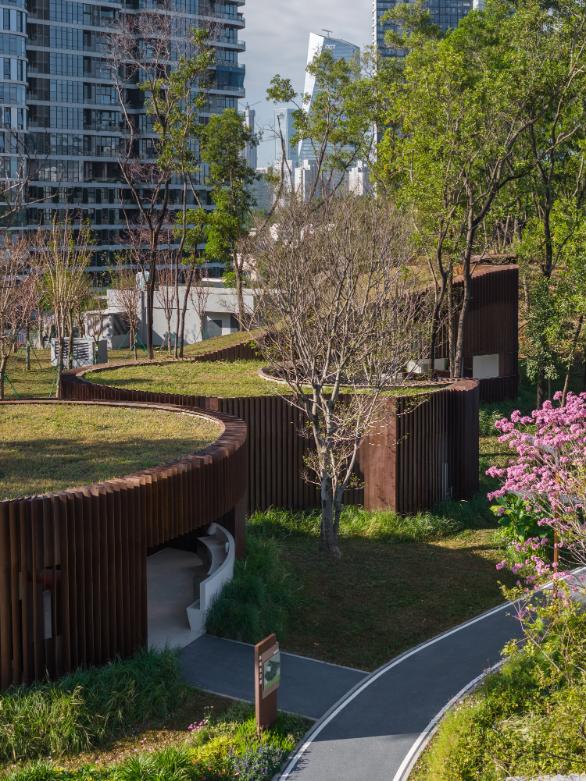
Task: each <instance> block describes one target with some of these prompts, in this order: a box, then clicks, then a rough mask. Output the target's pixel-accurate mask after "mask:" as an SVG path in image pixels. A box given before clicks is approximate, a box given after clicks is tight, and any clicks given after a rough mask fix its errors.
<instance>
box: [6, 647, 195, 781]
mask: <svg viewBox="0 0 586 781" xmlns="http://www.w3.org/2000/svg"><path fill="white" fill-rule="evenodd" d="M181 691H182V684H181V679H180V673H179V666H178V661H177V657H176V656H175V654H173V653H172V652H170V651H167V652H164V653H160V654H158V653H154V652H146V651H144V652H141V653H139V654H137V655H136V656H135V657H134V658H132V659H129V660H125V661H117V662H114V663H112V664H109V665H106V666H105V667H95V668H91V669H89V670H80V671H79V672H76V673H74V674H72V675H69V676H67V677H65V678H62V679H61V680H60V681H57V682H55V683H46V684H37V685H35V686H31V687H28V688H26V687H18V688H13V689H10V690H8V691H7V692H5V693H3V694H2V695H0V760H12V761H15V760H23V759H35V758H37V757H42V756H47V755H54V756H55V755H56V756H58V755H61V754H66V753H73V752H80V751H83V750H86V749H88V748H90V747H91V746H95V745H99V744H100V743H101V742H102V741H104V740H106V739H108V738H110V737H112V736H113V735H115V734H116V733H117V732H118V731H119V730H120V729H121V728H122V727H124V728H128V727H129V726H132V725H135V724H141V723H143V722H145V721H148V720H149V719H152V718H155V717H156V718H159V717H161V718H164V717H165V716H166V715H167V714H168V713H169V712H170V710H171V709H172V708H174V707H175V706H176V704H177V700H178V699H179V697H180V693H181ZM31 772H32V771H31ZM34 772H37V771H34ZM38 772H39V773H42V772H43V771H42V766H39V770H38ZM41 778H42V776H41V777H40V778H39V781H41Z"/></svg>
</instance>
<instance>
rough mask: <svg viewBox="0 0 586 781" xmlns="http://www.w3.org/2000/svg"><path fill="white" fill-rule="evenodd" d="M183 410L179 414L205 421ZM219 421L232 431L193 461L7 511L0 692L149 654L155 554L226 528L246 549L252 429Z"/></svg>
mask: <svg viewBox="0 0 586 781" xmlns="http://www.w3.org/2000/svg"><path fill="white" fill-rule="evenodd" d="M4 403H5V404H11V405H14V404H18V403H19V402H4ZM26 403H27V404H31V403H35V402H26ZM36 403H42V404H47V403H54V404H55V403H57V404H58V403H70V402H36ZM84 403H87V402H84ZM96 403H99V402H96ZM111 404H112V402H106V406H111ZM124 406H128V405H124ZM148 406H149V407H151V408H153V407H154V408H158V409H163V410H166V411H176V412H179V410H177V408H176V407H172V406H167V405H161V404H149V405H148ZM185 406H186V405H183V409H181V410H180V411H181V412H188V413H190V412H191V413H192V414H197V413H198V410H190V409H187V410H186V409H185ZM187 406H189V405H187ZM199 413H200V414H201V410H199ZM211 417H213V418H215V419H217V420H219V421H220V422H221V423H222V424H223V426H224V431H223V433H222V434H221V436H220V437H219V438H218V439H217V440H216V441H215V442H214V443H212V444H211V445H209V446H208V447H207V448H205V449H204V450H202V451H200V452H199V453H197V454H195V455H191V456H187V457H184V458H181V459H180V460H178V461H176V462H174V463H172V464H168V465H165V466H160V467H154V468H151V469H147V470H144V471H142V472H138V473H136V474H133V475H130V476H128V477H123V478H119V479H114V480H108V481H105V482H102V483H97V484H95V485H91V486H87V487H83V488H75V489H71V490H67V491H61V492H59V493H53V494H47V495H45V496H35V497H29V498H23V499H14V500H9V501H3V502H0V688H5V687H7V686H10V685H12V684H20V683H29V682H31V681H34V680H40V679H43V678H45V677H46V676H49V677H51V678H54V677H57V676H60V675H63V674H64V673H67V672H69V671H71V670H74V669H75V668H77V667H79V666H87V665H91V664H101V663H104V662H107V661H109V660H111V659H113V658H114V657H116V656H129V655H131V654H133V653H134V652H135V651H136V650H137V649H139V648H141V647H143V646H144V645H146V642H147V597H146V594H147V583H146V559H147V552H148V550H149V549H150V548H156V547H157V546H159V545H162V544H164V543H165V542H168V541H170V540H172V539H174V538H176V537H179V536H181V535H184V534H187V533H189V532H191V531H193V530H195V529H198V528H200V527H203V526H206V525H207V524H209V523H211V522H212V521H216V520H219V519H223V523H225V524H227V526H228V527H230V529H231V531H233V532H234V534H235V536H236V538H237V544H239V545H240V551H242V543H243V532H244V518H245V501H246V488H247V481H246V474H247V458H248V449H247V447H246V439H247V432H246V424H245V423H244V422H243V421H241V420H235V419H233V418H229V417H227V416H224V415H221V414H212V415H211Z"/></svg>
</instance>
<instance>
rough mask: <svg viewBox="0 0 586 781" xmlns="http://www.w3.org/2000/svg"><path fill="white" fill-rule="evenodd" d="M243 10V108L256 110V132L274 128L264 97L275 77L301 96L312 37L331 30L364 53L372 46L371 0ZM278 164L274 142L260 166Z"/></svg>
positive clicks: (250, 4) (287, 1) (257, 4)
mask: <svg viewBox="0 0 586 781" xmlns="http://www.w3.org/2000/svg"><path fill="white" fill-rule="evenodd" d="M242 10H243V12H244V14H245V17H246V28H245V30H243V31H242V33H241V37H242V39H243V40H245V41H246V46H247V51H246V53H245V54H244V55H243V56H242V59H241V62H243V63H244V64H245V65H246V100H245V101H243V103H242V106H245V105H246V103H249V104H250V105H251V106H252V105H253V104H255V103H256V104H257V105H255V106H254V108H255V110H256V112H257V115H256V119H257V127H263V126H267V125H271V124H272V115H273V110H274V107H273V106H272V105H271V104H269V103H267V102H266V101H265V92H266V89H267V86H268V83H269V81H270V80H271V78H272V76H273V75H274V74H275V73H279V74H280V75H281V76H283V77H286V78H290V79H291V80H292V81H293V84H294V86H295V88H296V89H297V90H298V91H302V89H303V80H304V77H305V64H306V60H307V44H308V39H309V33H310V32H315V33H320V32H322V28H326V29H329V30H331V31H332V35H333V36H334V37H336V38H345V39H346V40H347V41H350V42H351V43H355V44H357V45H358V46H360V47H363V46H366V45H369V44H370V43H371V36H372V32H371V27H372V0H246V5H245V6H244V8H243V9H242ZM259 101H260V102H259ZM273 158H274V141H269V140H266V141H265V142H264V143H263V144H262V145H261V147H260V149H259V165H260V166H263V165H266V164H267V163H269V162H272V161H273Z"/></svg>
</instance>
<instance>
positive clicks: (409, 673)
mask: <svg viewBox="0 0 586 781" xmlns="http://www.w3.org/2000/svg"><path fill="white" fill-rule="evenodd" d="M514 612H515V608H514V606H513V605H511V604H510V603H507V604H504V605H501V606H500V607H497V608H494V609H493V610H489V611H488V612H487V613H483V614H482V615H480V616H477V617H476V618H474V619H472V620H471V621H468V622H466V623H465V624H462V625H460V626H458V627H455V628H454V629H451V630H449V631H447V632H444V634H442V635H439V636H438V637H436V638H434V639H433V640H429V641H428V642H426V643H423V644H422V645H419V646H417V647H416V648H413V649H411V650H410V651H407V652H406V653H404V654H402V655H401V656H399V657H397V658H396V659H394V660H393V661H391V662H389V663H388V664H386V665H384V666H383V667H381V668H380V669H379V670H377V671H376V672H374V673H372V675H370V676H368V677H367V678H366V679H365V680H363V681H360V682H359V683H357V685H356V686H355V687H354V688H353V689H352V690H351V691H350V692H348V694H346V695H344V697H343V698H342V699H341V700H340V701H339V702H338V703H337V704H336V705H334V706H333V707H332V708H331V709H330V711H328V713H326V715H325V716H324V717H323V718H322V719H320V720H319V721H318V722H317V723H316V724H315V726H314V727H313V728H312V729H311V730H310V731H309V733H308V734H307V736H306V739H305V742H304V743H303V745H301V747H300V748H299V749H298V750H297V751H296V753H295V754H294V755H293V757H292V759H291V760H290V762H289V764H288V765H287V766H286V767H285V769H284V770H283V772H282V774H281V776H280V777H279V778H280V779H281V781H285V780H286V779H287V781H366V780H368V781H404V779H406V778H407V776H408V774H409V771H410V770H411V769H412V765H413V764H414V761H415V760H416V758H417V755H418V751H419V749H420V748H421V746H422V744H424V743H425V740H426V738H427V737H428V736H429V734H431V732H432V730H433V728H434V726H435V724H436V723H437V721H438V720H439V718H440V717H441V715H443V713H444V712H445V710H446V707H447V706H448V705H449V704H451V702H452V701H454V699H457V697H458V696H460V695H461V694H462V693H463V692H464V691H466V690H468V689H469V688H471V686H472V685H474V683H476V681H477V680H478V679H479V677H480V676H482V675H483V674H484V673H485V672H486V671H487V670H488V669H490V668H492V667H494V666H495V665H497V664H498V663H499V661H500V655H501V649H502V647H503V646H504V645H505V643H507V642H508V641H509V640H512V639H513V638H517V637H520V636H521V627H520V624H519V621H518V620H517V618H516V616H515V615H514Z"/></svg>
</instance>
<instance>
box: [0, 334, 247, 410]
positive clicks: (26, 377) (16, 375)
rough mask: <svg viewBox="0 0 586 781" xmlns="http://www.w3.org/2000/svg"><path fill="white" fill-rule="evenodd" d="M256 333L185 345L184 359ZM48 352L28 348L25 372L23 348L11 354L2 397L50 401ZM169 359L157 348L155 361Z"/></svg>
mask: <svg viewBox="0 0 586 781" xmlns="http://www.w3.org/2000/svg"><path fill="white" fill-rule="evenodd" d="M258 333H259V332H258V331H252V332H251V333H246V332H239V333H234V334H228V335H227V336H218V337H215V338H214V339H207V340H206V341H204V342H198V343H197V344H191V345H187V346H186V347H185V355H186V357H192V356H196V355H202V354H205V353H207V352H211V351H213V350H218V349H221V348H225V347H233V346H235V345H238V344H242V343H243V342H250V341H251V340H253V339H254V337H255V335H258ZM49 355H50V353H49V350H42V349H37V348H33V349H31V368H30V369H29V370H27V368H26V365H25V352H24V349H22V348H21V349H19V350H18V352H17V353H16V354H15V355H11V356H10V358H9V361H8V367H7V380H6V389H5V393H6V398H7V399H18V398H52V397H53V396H55V383H56V377H57V374H56V368H55V367H54V366H51V363H50V360H49ZM108 358H109V360H110V361H111V362H116V361H132V360H133V358H134V356H133V354H132V351H131V350H126V349H124V350H109V351H108ZM167 358H169V355H168V353H167V350H166V349H165V350H163V349H157V350H156V354H155V359H156V360H159V361H160V360H166V359H167ZM138 359H139V360H145V359H146V351H145V350H144V349H139V351H138Z"/></svg>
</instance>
